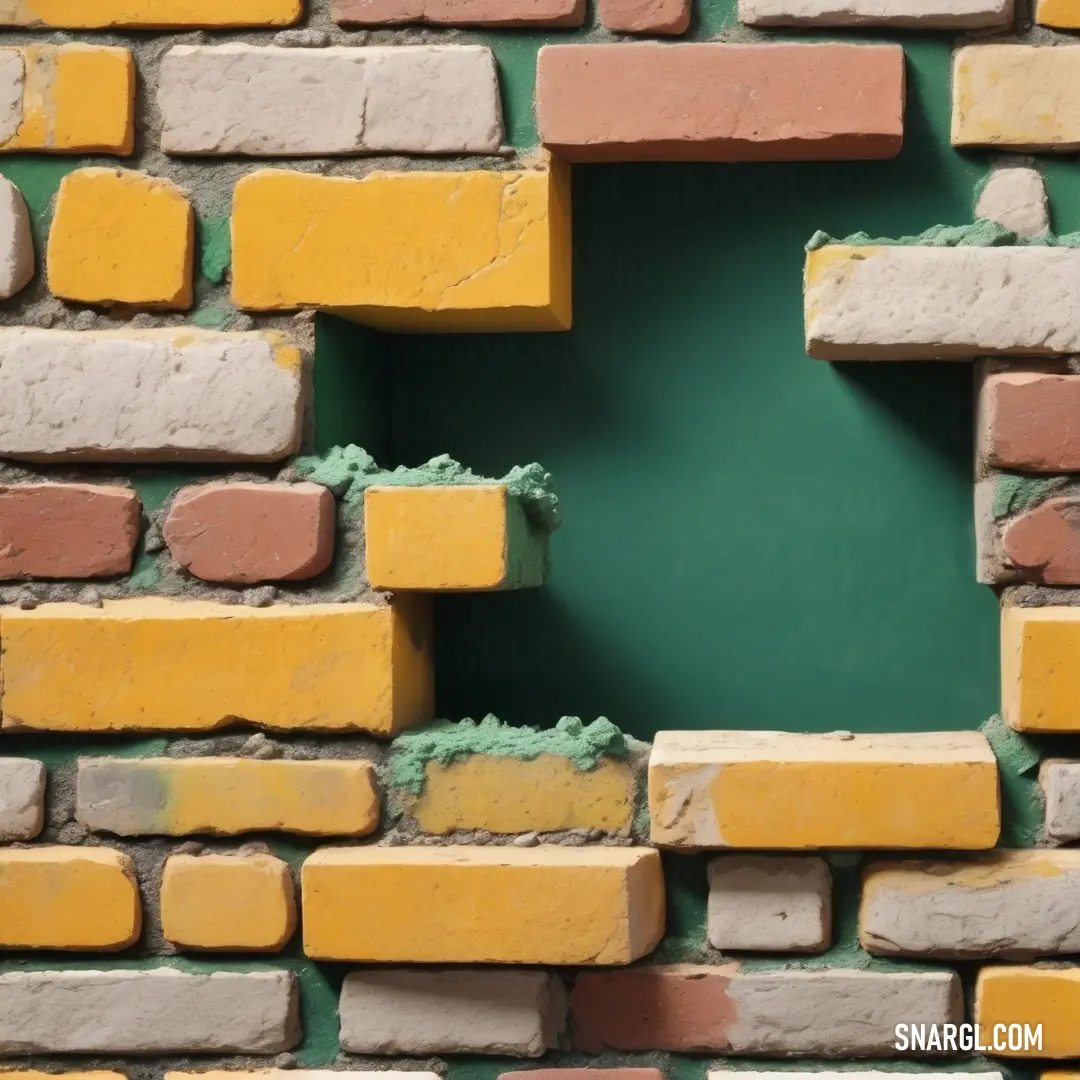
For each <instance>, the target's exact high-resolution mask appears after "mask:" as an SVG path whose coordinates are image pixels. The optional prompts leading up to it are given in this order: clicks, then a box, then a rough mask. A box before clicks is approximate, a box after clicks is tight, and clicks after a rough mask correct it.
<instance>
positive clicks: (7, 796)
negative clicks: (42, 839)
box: [0, 758, 45, 840]
mask: <svg viewBox="0 0 1080 1080" xmlns="http://www.w3.org/2000/svg"><path fill="white" fill-rule="evenodd" d="M44 824H45V766H44V765H43V764H42V763H41V762H40V761H35V760H34V759H33V758H0V840H33V839H34V837H35V836H37V834H38V833H39V832H41V829H42V826H43V825H44Z"/></svg>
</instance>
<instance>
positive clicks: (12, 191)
mask: <svg viewBox="0 0 1080 1080" xmlns="http://www.w3.org/2000/svg"><path fill="white" fill-rule="evenodd" d="M0 76H2V72H0ZM0 92H2V91H0ZM33 276H34V240H33V237H32V236H31V235H30V215H29V213H27V210H26V202H25V201H24V199H23V197H22V192H20V191H19V189H18V188H17V187H16V186H15V185H14V184H13V183H12V182H11V181H10V180H8V179H6V178H5V177H2V176H0V300H8V299H10V298H11V297H12V296H14V295H15V294H16V293H17V292H20V291H21V290H22V289H24V288H25V287H26V286H27V285H28V284H29V283H30V279H31V278H32V277H33Z"/></svg>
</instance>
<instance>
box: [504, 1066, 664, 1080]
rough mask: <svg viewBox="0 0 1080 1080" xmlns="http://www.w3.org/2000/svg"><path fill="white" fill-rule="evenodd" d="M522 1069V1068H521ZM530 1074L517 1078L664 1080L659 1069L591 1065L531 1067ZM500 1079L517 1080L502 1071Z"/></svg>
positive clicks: (541, 1079) (544, 1079) (535, 1079)
mask: <svg viewBox="0 0 1080 1080" xmlns="http://www.w3.org/2000/svg"><path fill="white" fill-rule="evenodd" d="M519 1071H520V1070H519ZM528 1072H529V1075H528V1077H527V1078H525V1077H517V1078H516V1080H664V1074H663V1073H662V1072H661V1071H660V1070H659V1069H638V1068H624V1069H597V1068H593V1067H592V1066H591V1065H590V1066H586V1067H583V1068H580V1069H529V1070H528ZM499 1080H515V1077H514V1074H513V1073H502V1074H501V1075H500V1076H499Z"/></svg>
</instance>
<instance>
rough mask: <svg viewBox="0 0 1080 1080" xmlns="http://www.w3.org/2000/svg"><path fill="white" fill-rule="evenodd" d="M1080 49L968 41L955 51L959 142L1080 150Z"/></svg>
mask: <svg viewBox="0 0 1080 1080" xmlns="http://www.w3.org/2000/svg"><path fill="white" fill-rule="evenodd" d="M1077 79H1080V50H1074V49H1071V48H1069V47H1067V46H1065V47H1061V48H1052V47H1050V46H1039V45H1009V44H997V45H966V46H964V47H963V48H961V49H957V50H956V52H955V53H954V54H953V78H952V144H953V146H988V147H998V146H1001V147H1008V148H1009V149H1016V150H1044V151H1046V150H1062V151H1074V150H1078V149H1080V101H1078V100H1077V97H1076V93H1075V89H1074V88H1075V86H1076V82H1077Z"/></svg>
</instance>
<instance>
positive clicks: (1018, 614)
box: [1001, 607, 1080, 732]
mask: <svg viewBox="0 0 1080 1080" xmlns="http://www.w3.org/2000/svg"><path fill="white" fill-rule="evenodd" d="M1078 661H1080V608H1072V607H1043V608H1020V607H1006V608H1005V609H1004V610H1003V611H1002V613H1001V711H1002V715H1003V716H1004V717H1005V721H1006V722H1007V723H1008V724H1009V726H1010V727H1012V728H1015V729H1016V730H1017V731H1036V732H1038V731H1045V732H1062V731H1080V663H1078Z"/></svg>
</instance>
